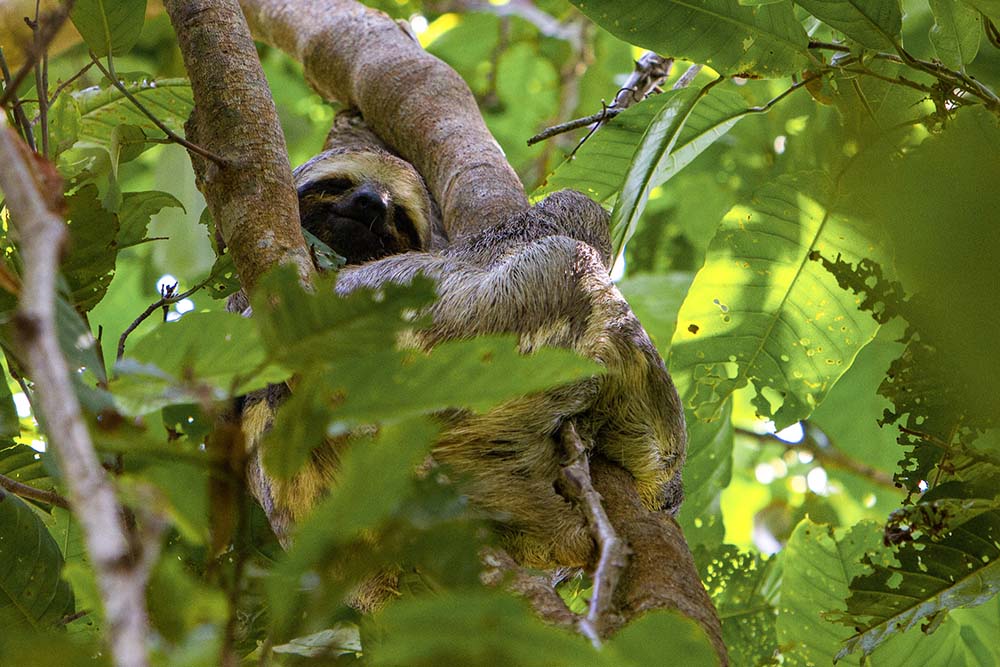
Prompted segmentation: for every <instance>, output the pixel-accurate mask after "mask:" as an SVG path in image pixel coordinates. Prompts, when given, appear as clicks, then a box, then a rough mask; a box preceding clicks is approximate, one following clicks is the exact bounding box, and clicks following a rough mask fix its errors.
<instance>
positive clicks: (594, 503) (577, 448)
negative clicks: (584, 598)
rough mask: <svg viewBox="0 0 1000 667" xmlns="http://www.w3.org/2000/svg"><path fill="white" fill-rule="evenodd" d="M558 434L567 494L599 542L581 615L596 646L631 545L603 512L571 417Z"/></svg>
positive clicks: (585, 454)
mask: <svg viewBox="0 0 1000 667" xmlns="http://www.w3.org/2000/svg"><path fill="white" fill-rule="evenodd" d="M559 437H560V439H561V440H562V444H563V448H564V450H565V452H566V455H567V456H568V457H569V462H568V463H567V464H566V465H564V466H563V469H562V475H563V479H564V480H565V481H566V490H567V492H568V494H569V495H570V496H571V497H572V498H573V499H574V500H575V501H576V502H577V503H579V505H580V508H581V509H582V510H583V513H584V515H585V516H586V517H587V524H588V526H589V527H590V532H591V535H593V537H594V541H595V542H596V543H597V549H598V558H597V565H596V566H595V567H594V575H593V581H594V588H593V593H592V594H591V597H590V604H589V606H588V609H587V615H586V617H584V618H581V619H580V623H579V625H580V630H581V632H582V633H583V634H584V635H586V636H587V637H588V638H589V639H590V641H591V643H593V644H594V646H595V647H599V646H600V644H601V641H600V638H601V636H602V631H603V628H604V626H605V616H606V614H607V612H608V610H609V609H611V608H612V597H613V596H614V592H615V589H616V588H617V586H618V581H619V579H621V575H622V570H624V569H625V566H626V565H627V564H628V554H629V549H628V546H627V545H626V544H625V542H624V541H623V540H622V539H621V538H620V537H618V533H617V532H616V531H615V528H614V526H612V525H611V521H610V520H609V519H608V515H607V514H606V513H605V512H604V506H603V505H602V504H601V495H600V494H599V493H597V491H595V490H594V485H593V484H592V482H591V479H590V465H589V463H588V460H587V450H586V449H585V448H584V446H583V443H582V442H581V441H580V436H579V434H577V432H576V426H574V424H573V421H572V420H567V421H565V422H563V425H562V427H561V428H560V429H559Z"/></svg>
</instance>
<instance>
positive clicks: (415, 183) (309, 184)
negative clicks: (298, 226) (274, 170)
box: [295, 148, 433, 264]
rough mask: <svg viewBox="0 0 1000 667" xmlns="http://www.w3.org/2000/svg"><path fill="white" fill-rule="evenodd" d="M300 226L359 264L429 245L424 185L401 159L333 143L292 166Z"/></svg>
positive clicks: (430, 221)
mask: <svg viewBox="0 0 1000 667" xmlns="http://www.w3.org/2000/svg"><path fill="white" fill-rule="evenodd" d="M295 187H296V189H297V190H298V193H299V216H300V219H301V222H302V227H303V228H304V229H306V230H307V231H309V232H310V233H312V234H314V235H315V236H316V237H317V238H319V240H320V241H323V242H324V243H326V244H327V245H328V246H330V247H331V248H332V249H333V250H334V251H335V252H337V253H338V254H339V255H342V256H343V257H345V258H346V259H347V263H348V264H360V263H362V262H367V261H369V260H372V259H378V258H379V257H384V256H386V255H394V254H397V253H401V252H406V251H408V250H425V249H427V248H429V247H430V245H431V234H432V228H431V227H432V224H433V212H432V205H431V201H430V197H429V196H428V194H427V188H426V187H425V186H424V182H423V180H422V179H421V178H420V175H419V174H418V173H417V171H416V170H415V169H414V168H413V167H412V166H411V165H410V164H409V163H408V162H405V161H404V160H401V159H400V158H398V157H396V156H395V155H392V154H390V153H388V152H386V151H383V150H379V149H355V148H332V149H330V150H327V151H324V152H323V153H320V154H319V155H317V156H316V157H314V158H312V159H311V160H309V161H308V162H306V163H305V164H303V165H302V166H300V167H298V168H297V169H296V170H295Z"/></svg>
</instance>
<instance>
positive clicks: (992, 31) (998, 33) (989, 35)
mask: <svg viewBox="0 0 1000 667" xmlns="http://www.w3.org/2000/svg"><path fill="white" fill-rule="evenodd" d="M982 17H983V25H984V26H985V28H986V39H987V40H989V42H990V44H992V45H993V46H994V47H995V48H998V49H1000V28H997V25H996V23H994V22H993V21H992V19H988V18H986V16H985V15H982Z"/></svg>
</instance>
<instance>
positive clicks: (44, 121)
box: [28, 0, 49, 157]
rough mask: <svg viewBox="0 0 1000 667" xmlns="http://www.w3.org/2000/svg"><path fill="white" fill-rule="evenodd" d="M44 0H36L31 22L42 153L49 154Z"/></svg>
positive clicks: (47, 62) (47, 74)
mask: <svg viewBox="0 0 1000 667" xmlns="http://www.w3.org/2000/svg"><path fill="white" fill-rule="evenodd" d="M41 4H42V0H35V20H34V21H32V22H29V24H28V25H29V26H30V27H31V34H32V39H33V40H34V49H35V53H36V54H37V55H36V57H35V91H36V93H37V95H38V119H39V134H40V135H41V139H42V155H44V156H46V157H48V155H49V105H48V94H49V57H48V50H47V49H44V48H42V46H41V41H42V26H41V19H40V16H39V8H40V7H41Z"/></svg>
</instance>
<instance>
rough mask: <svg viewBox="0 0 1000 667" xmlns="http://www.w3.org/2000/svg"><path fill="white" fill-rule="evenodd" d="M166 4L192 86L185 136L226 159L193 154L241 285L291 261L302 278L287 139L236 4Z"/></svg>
mask: <svg viewBox="0 0 1000 667" xmlns="http://www.w3.org/2000/svg"><path fill="white" fill-rule="evenodd" d="M164 6H165V7H166V9H167V13H168V14H169V15H170V21H171V23H172V24H173V26H174V30H175V31H176V32H177V39H178V42H179V43H180V47H181V54H182V55H183V57H184V66H185V68H186V69H187V72H188V75H189V76H190V78H191V88H192V91H193V92H194V102H195V109H194V112H193V114H192V117H191V120H190V121H189V122H188V127H187V128H186V129H187V135H188V138H189V139H190V140H191V141H193V142H194V143H197V144H198V145H200V146H202V147H203V148H205V149H207V150H209V151H211V152H212V153H214V154H215V155H221V156H223V157H225V158H227V160H228V161H227V162H226V164H224V165H222V166H220V165H218V164H216V163H214V162H208V161H206V160H205V159H203V158H202V157H201V156H196V155H192V156H191V159H192V162H193V163H194V166H195V171H196V173H197V175H198V187H199V188H200V189H201V191H202V193H203V194H204V195H205V200H206V201H207V202H208V208H209V210H210V211H211V213H212V217H213V219H214V220H215V224H216V227H217V228H218V229H219V230H221V232H222V237H223V239H224V240H225V242H226V245H227V246H228V247H229V249H230V252H232V253H233V261H234V263H235V264H236V268H237V270H238V271H239V274H240V282H241V283H242V285H243V288H244V289H246V290H247V291H251V290H253V287H254V285H255V284H256V283H257V280H258V279H259V278H260V276H261V275H262V274H263V273H264V272H265V271H267V270H268V269H270V268H271V267H272V266H274V265H276V264H287V263H290V264H294V265H295V266H296V267H297V268H298V270H299V273H300V275H301V276H302V277H303V278H304V279H305V278H308V277H309V276H310V275H312V273H313V266H312V260H311V259H310V256H309V251H308V250H307V248H306V244H305V240H304V239H303V238H302V230H301V228H300V226H299V203H298V196H297V195H296V192H295V187H294V186H293V184H292V175H291V167H290V166H289V163H288V151H287V149H286V147H285V138H284V135H283V134H282V132H281V126H280V125H279V124H278V114H277V111H276V110H275V107H274V101H273V99H272V98H271V94H270V89H269V88H268V85H267V80H266V79H265V78H264V71H263V69H262V68H261V66H260V61H259V60H258V58H257V50H256V47H255V46H254V43H253V39H252V38H251V37H250V32H249V30H248V28H247V24H246V21H245V20H244V18H243V14H242V13H241V12H240V8H239V5H238V4H237V3H236V0H219V1H215V2H213V1H211V0H167V1H166V2H165V3H164Z"/></svg>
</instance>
